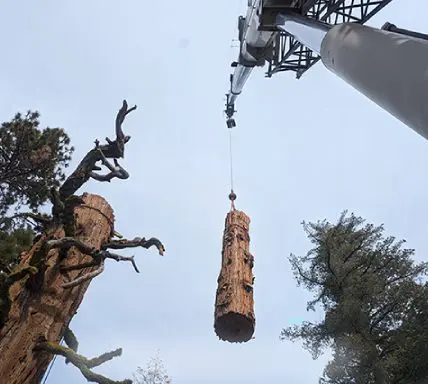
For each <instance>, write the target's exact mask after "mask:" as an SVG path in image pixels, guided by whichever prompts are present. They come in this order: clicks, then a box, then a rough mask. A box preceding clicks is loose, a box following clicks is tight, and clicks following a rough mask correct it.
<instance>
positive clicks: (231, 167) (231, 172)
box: [229, 128, 233, 191]
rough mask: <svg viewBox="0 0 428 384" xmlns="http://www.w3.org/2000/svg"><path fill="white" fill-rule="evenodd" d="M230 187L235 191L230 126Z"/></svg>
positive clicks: (230, 131)
mask: <svg viewBox="0 0 428 384" xmlns="http://www.w3.org/2000/svg"><path fill="white" fill-rule="evenodd" d="M229 162H230V189H231V191H233V156H232V129H230V128H229Z"/></svg>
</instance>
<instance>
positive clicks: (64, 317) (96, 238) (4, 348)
mask: <svg viewBox="0 0 428 384" xmlns="http://www.w3.org/2000/svg"><path fill="white" fill-rule="evenodd" d="M82 198H83V200H84V204H83V205H81V206H77V207H76V208H75V209H74V217H75V222H74V223H75V231H76V232H75V238H76V239H79V240H81V241H83V242H84V243H86V244H87V245H89V246H91V247H95V248H97V249H99V248H100V247H101V245H102V244H104V243H106V242H108V241H109V240H110V238H111V234H112V231H113V220H114V216H113V210H112V208H111V207H110V205H109V204H108V203H107V201H106V200H104V199H103V198H102V197H101V196H98V195H89V194H84V195H83V196H82ZM63 236H64V230H63V228H57V229H56V232H55V235H54V238H57V239H59V238H61V237H63ZM45 241H46V236H42V238H41V239H40V240H39V241H38V242H37V243H36V244H34V246H33V247H32V248H31V250H30V251H29V252H28V253H27V254H26V255H25V256H24V257H23V258H22V261H21V263H20V267H25V266H27V265H28V263H29V261H30V259H31V257H32V256H33V255H34V253H35V252H37V251H39V250H40V249H41V247H42V245H43V243H44V242H45ZM91 260H92V257H90V256H88V255H85V254H82V253H81V252H80V251H78V250H77V249H76V248H75V247H71V248H70V249H69V250H68V251H67V255H66V257H65V259H64V260H62V261H61V260H60V251H59V250H57V249H52V250H51V251H49V253H48V254H47V255H46V261H45V265H46V272H45V278H44V282H43V285H42V287H41V290H40V291H38V292H32V291H31V290H29V289H27V288H26V281H27V280H28V278H24V279H22V280H20V281H18V282H16V283H15V284H13V285H12V286H11V288H10V291H9V292H10V298H11V299H12V307H11V310H10V312H9V318H8V320H7V322H6V323H5V325H4V326H3V328H1V329H0V382H1V383H7V384H38V383H40V380H41V378H42V376H43V374H44V372H45V371H46V368H47V367H48V364H49V362H50V361H51V359H52V357H53V356H52V355H51V354H49V353H46V352H40V351H38V352H33V347H34V346H35V344H36V343H37V341H38V339H39V337H40V336H42V337H45V338H46V340H47V341H50V342H54V343H58V344H59V342H60V340H61V338H62V335H63V332H64V329H65V328H66V327H67V326H68V324H69V323H70V321H71V319H72V318H73V316H74V315H75V313H76V311H77V309H78V308H79V305H80V303H81V302H82V299H83V296H84V294H85V292H86V290H87V289H88V286H89V284H90V280H89V281H85V282H83V283H81V284H80V285H78V286H76V287H73V288H69V289H65V288H63V287H62V284H63V283H65V282H67V278H66V276H67V277H68V279H76V278H78V277H79V276H81V275H83V274H87V273H88V272H90V271H92V270H93V269H96V268H97V267H89V268H85V269H81V270H74V271H69V272H67V273H66V274H65V275H64V274H62V273H61V272H60V271H59V265H60V264H61V265H63V266H70V265H77V264H82V263H86V262H89V261H91Z"/></svg>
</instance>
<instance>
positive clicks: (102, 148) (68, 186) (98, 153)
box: [59, 100, 137, 200]
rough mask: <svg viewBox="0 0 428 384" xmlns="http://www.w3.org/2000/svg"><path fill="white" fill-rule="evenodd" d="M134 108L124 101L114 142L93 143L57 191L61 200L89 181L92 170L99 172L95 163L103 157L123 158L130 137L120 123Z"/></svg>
mask: <svg viewBox="0 0 428 384" xmlns="http://www.w3.org/2000/svg"><path fill="white" fill-rule="evenodd" d="M136 108H137V107H136V106H134V107H132V108H130V109H128V104H127V103H126V100H124V101H123V105H122V107H121V108H120V110H119V112H118V114H117V117H116V140H114V141H112V140H110V139H108V138H107V144H106V145H99V142H98V141H96V142H95V148H93V149H91V150H90V151H89V152H88V153H87V154H86V156H85V157H84V158H83V159H82V161H81V162H80V164H79V165H78V166H77V168H76V169H75V171H74V172H73V173H72V174H71V175H70V176H69V177H68V178H67V180H66V181H65V182H64V184H63V185H62V186H61V188H60V189H59V195H60V198H61V200H65V199H66V198H67V197H69V196H71V195H73V194H74V193H75V192H76V191H77V190H78V189H79V188H80V187H81V186H82V185H83V184H84V183H86V182H87V181H88V180H89V178H90V177H91V173H92V172H93V171H94V170H99V167H97V166H96V163H97V162H98V161H102V160H103V156H105V157H106V158H109V159H116V158H122V157H123V155H124V151H125V144H126V143H127V142H128V141H129V139H130V136H125V135H124V133H123V131H122V123H123V121H124V120H125V117H126V115H128V113H130V112H132V111H133V110H135V109H136ZM122 175H124V173H122ZM95 177H96V176H95Z"/></svg>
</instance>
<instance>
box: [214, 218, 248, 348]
mask: <svg viewBox="0 0 428 384" xmlns="http://www.w3.org/2000/svg"><path fill="white" fill-rule="evenodd" d="M249 225H250V218H249V217H248V216H247V215H246V214H245V213H244V212H241V211H235V210H232V211H230V212H229V213H228V214H227V216H226V223H225V230H224V235H223V251H222V266H221V271H220V276H219V278H218V288H217V296H216V303H215V323H214V328H215V332H216V334H217V336H218V337H219V338H220V339H221V340H225V341H230V342H235V343H236V342H244V341H248V340H250V339H251V338H252V336H253V333H254V327H255V316H254V299H253V272H252V268H253V263H254V258H253V256H252V255H251V253H250V236H249V233H248V231H249Z"/></svg>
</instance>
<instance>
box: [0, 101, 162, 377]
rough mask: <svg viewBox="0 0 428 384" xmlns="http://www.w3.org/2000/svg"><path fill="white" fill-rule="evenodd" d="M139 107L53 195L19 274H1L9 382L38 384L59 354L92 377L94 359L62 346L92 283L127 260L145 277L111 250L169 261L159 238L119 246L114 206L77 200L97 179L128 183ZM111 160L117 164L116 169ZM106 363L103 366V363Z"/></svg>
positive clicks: (2, 349) (0, 312)
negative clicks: (146, 252)
mask: <svg viewBox="0 0 428 384" xmlns="http://www.w3.org/2000/svg"><path fill="white" fill-rule="evenodd" d="M135 109H136V106H135V107H133V108H130V109H128V105H127V103H126V101H124V102H123V105H122V107H121V108H120V110H119V112H118V114H117V118H116V140H114V141H112V140H110V139H108V138H107V139H106V140H107V144H105V145H99V142H98V140H97V141H96V142H95V147H94V148H93V149H92V150H90V151H89V152H88V153H87V155H86V156H85V157H84V158H83V160H82V161H81V162H80V164H79V165H78V166H77V168H76V170H75V171H74V172H73V173H72V174H71V175H70V176H69V177H68V178H67V180H66V181H65V182H64V184H63V185H62V186H61V188H60V189H59V191H57V190H52V191H51V194H52V197H51V201H52V215H51V217H50V219H49V220H46V217H43V218H40V219H41V220H40V222H41V224H42V225H43V228H44V229H43V232H42V233H41V234H40V235H39V236H38V239H37V241H36V242H35V244H34V245H33V247H32V248H31V249H30V250H29V251H28V252H27V253H26V254H25V255H23V257H22V260H21V262H20V265H19V266H18V268H17V269H16V270H15V271H13V272H12V273H10V274H9V275H4V274H3V275H0V356H1V358H0V377H1V381H2V382H5V383H8V384H23V383H28V384H38V383H39V382H40V380H41V378H42V376H43V374H44V372H45V371H46V369H47V366H48V364H49V362H50V360H51V359H52V356H53V354H60V355H63V356H66V357H67V358H68V360H69V361H70V362H71V363H73V364H74V365H76V366H77V367H78V368H79V369H80V370H81V371H82V367H83V371H82V373H83V372H86V373H87V374H88V371H87V370H86V369H89V371H90V365H91V364H92V363H93V361H92V360H88V359H86V360H85V359H84V358H83V357H82V356H80V355H76V354H74V355H73V354H72V353H70V351H69V350H68V349H66V348H65V349H64V348H63V347H60V345H59V344H60V341H61V339H62V338H63V337H64V338H66V337H65V336H66V335H67V334H68V335H69V333H67V332H68V326H69V323H70V321H71V319H72V318H73V316H74V315H75V314H76V312H77V309H78V308H79V305H80V303H81V302H82V300H83V297H84V295H85V292H86V290H87V289H88V287H89V284H90V282H91V280H92V279H93V278H94V277H95V276H97V275H99V274H101V273H102V272H103V270H104V265H105V262H106V260H107V259H113V260H116V261H128V262H130V263H131V265H132V266H133V267H134V269H135V271H136V272H139V271H138V268H137V266H136V263H135V260H134V257H125V256H121V255H118V254H116V253H113V252H112V251H111V250H112V249H113V250H115V249H122V248H128V247H144V248H149V247H151V246H155V247H157V249H158V250H159V253H160V254H161V255H163V252H164V247H163V245H162V243H161V242H160V241H159V240H157V239H155V238H151V239H149V240H146V239H145V238H135V239H133V240H124V239H123V240H114V239H113V237H114V236H115V234H116V232H115V228H114V215H113V210H112V208H111V207H110V205H109V204H108V203H107V201H105V200H104V199H103V198H102V197H101V196H97V195H90V194H83V195H82V196H76V195H75V193H76V192H77V190H78V189H79V188H80V187H81V186H82V185H83V184H84V183H85V182H86V181H88V180H89V179H90V178H92V179H95V180H99V181H108V182H110V181H111V180H112V179H113V178H120V179H126V178H128V177H129V175H128V173H127V172H126V170H125V169H123V168H122V167H121V166H120V165H119V163H118V161H117V159H118V158H122V157H123V156H124V150H125V144H126V143H127V142H128V141H129V139H130V136H125V135H124V133H123V131H122V123H123V121H124V119H125V117H126V115H127V114H128V113H129V112H131V111H133V110H135ZM109 159H113V164H112V163H110V161H109ZM99 162H101V165H104V166H106V167H107V168H108V170H109V172H108V173H107V174H104V175H102V174H99V173H97V172H98V171H100V170H101V168H100V167H99V166H98V165H97V163H99ZM33 219H34V217H33ZM36 219H37V218H36ZM73 350H74V352H75V351H76V349H73ZM116 355H117V354H116ZM76 356H77V357H76ZM109 356H110V355H109ZM111 357H114V356H111ZM111 357H110V358H111ZM82 359H83V360H82ZM106 360H109V359H106ZM106 360H103V359H101V360H96V361H97V362H98V363H99V364H101V363H103V362H104V361H106ZM91 361H92V363H91ZM82 362H83V363H82ZM88 362H89V363H88ZM80 363H82V364H83V365H82V364H80ZM79 364H80V365H79ZM88 364H89V365H88ZM99 364H97V365H99ZM93 366H95V365H92V367H93ZM85 367H86V368H85ZM84 375H85V373H84ZM85 377H87V376H86V375H85ZM89 378H90V379H91V381H94V382H97V383H100V384H107V383H109V384H113V383H116V382H114V381H112V380H110V379H107V378H104V377H103V376H101V375H96V374H94V375H92V376H91V375H90V374H89V376H88V377H87V379H88V380H89ZM131 382H132V381H130V380H125V381H120V382H117V383H131Z"/></svg>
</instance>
